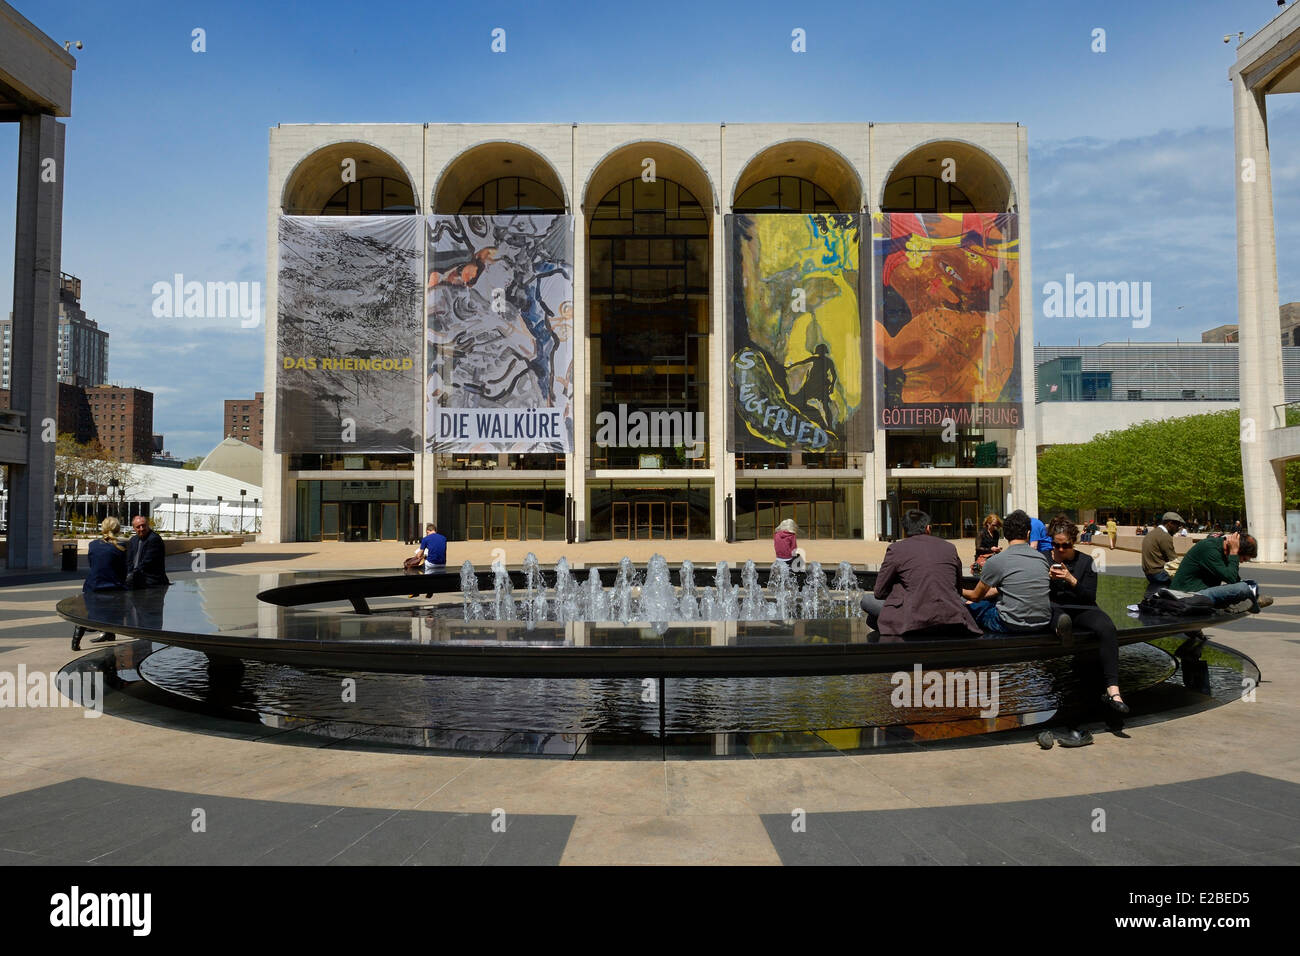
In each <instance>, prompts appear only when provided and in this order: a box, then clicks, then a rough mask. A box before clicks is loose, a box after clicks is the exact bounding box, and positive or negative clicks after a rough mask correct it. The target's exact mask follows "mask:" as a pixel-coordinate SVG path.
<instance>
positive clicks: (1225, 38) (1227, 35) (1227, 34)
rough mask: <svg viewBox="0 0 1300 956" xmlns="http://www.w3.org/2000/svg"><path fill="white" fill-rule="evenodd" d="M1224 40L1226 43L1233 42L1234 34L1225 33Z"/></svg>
mask: <svg viewBox="0 0 1300 956" xmlns="http://www.w3.org/2000/svg"><path fill="white" fill-rule="evenodd" d="M1223 42H1224V43H1231V42H1232V34H1230V33H1225V34H1224V35H1223Z"/></svg>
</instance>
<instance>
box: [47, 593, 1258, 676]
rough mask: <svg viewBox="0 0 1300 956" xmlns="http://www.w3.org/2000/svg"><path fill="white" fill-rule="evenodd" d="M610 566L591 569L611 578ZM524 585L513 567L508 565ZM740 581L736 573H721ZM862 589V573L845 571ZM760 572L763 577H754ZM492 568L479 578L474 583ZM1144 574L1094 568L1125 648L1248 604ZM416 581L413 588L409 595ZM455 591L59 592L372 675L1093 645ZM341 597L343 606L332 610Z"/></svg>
mask: <svg viewBox="0 0 1300 956" xmlns="http://www.w3.org/2000/svg"><path fill="white" fill-rule="evenodd" d="M617 573H618V570H617V569H616V568H608V569H602V570H601V571H600V572H599V574H598V577H599V579H600V580H601V582H602V583H607V584H610V585H612V584H613V583H614V581H615V579H616V577H617ZM506 574H507V576H508V578H509V580H510V581H511V584H512V587H514V588H517V589H519V588H525V587H526V585H527V582H526V577H525V574H524V572H523V570H522V569H510V570H509V571H507V572H506ZM730 574H731V575H732V578H733V583H738V581H739V574H740V569H738V568H736V569H730ZM854 574H855V576H856V578H857V580H858V583H859V585H860V586H861V587H862V588H863V589H864V590H865V589H869V588H871V587H872V586H874V580H875V574H874V572H872V571H866V570H860V569H854ZM760 575H761V579H762V580H763V581H764V582H766V576H765V574H763V572H760ZM495 578H496V575H495V574H494V573H493V572H481V573H479V574H478V575H477V576H476V583H477V585H478V586H479V587H480V588H481V589H482V590H484V591H485V592H486V591H487V590H489V589H490V588H491V586H492V583H493V581H494V580H495ZM1145 589H1146V582H1145V581H1143V580H1142V579H1140V578H1127V577H1119V576H1115V575H1103V576H1102V577H1101V580H1100V584H1099V588H1098V601H1099V604H1100V606H1101V607H1102V609H1103V610H1105V611H1106V612H1107V613H1108V614H1109V615H1110V617H1111V618H1112V620H1114V621H1115V624H1116V627H1117V628H1118V631H1119V642H1120V644H1121V645H1123V644H1132V643H1138V642H1142V641H1148V640H1151V639H1152V638H1156V637H1162V636H1167V635H1172V634H1178V633H1181V632H1183V631H1186V630H1188V629H1189V628H1205V627H1213V626H1216V625H1219V624H1223V623H1227V622H1230V621H1233V620H1236V619H1237V618H1239V617H1241V616H1242V614H1243V613H1244V612H1228V611H1221V612H1218V613H1216V614H1214V615H1212V616H1208V617H1205V618H1197V619H1195V620H1194V621H1192V620H1189V619H1186V618H1170V617H1163V616H1158V615H1148V614H1142V615H1141V616H1136V615H1134V616H1130V615H1129V613H1128V612H1127V611H1125V607H1126V606H1127V605H1131V604H1136V603H1138V601H1140V600H1141V597H1142V594H1143V592H1144V591H1145ZM413 590H415V591H417V592H418V594H420V595H423V596H424V597H423V598H422V599H417V600H416V601H412V600H410V599H409V598H407V597H406V596H407V595H409V594H411V593H412V591H413ZM434 596H437V597H438V600H437V601H436V602H434V603H435V604H452V605H454V604H455V603H456V602H457V601H459V600H461V582H460V579H459V576H458V574H457V573H456V572H454V571H452V572H442V573H438V574H431V575H406V574H394V573H392V572H389V571H361V572H354V573H352V574H348V575H341V574H339V573H337V572H294V573H282V574H270V575H260V576H256V577H255V576H251V575H222V574H218V573H213V572H209V573H206V574H178V575H176V576H175V577H174V583H173V585H172V587H170V588H164V589H147V590H141V591H120V592H92V593H90V594H79V595H76V596H74V597H70V598H66V599H64V600H63V601H60V602H59V604H58V607H57V610H58V613H59V614H60V615H61V616H62V617H63V618H65V619H66V620H68V621H70V622H72V623H73V624H80V625H82V626H85V627H88V628H93V629H96V630H99V629H103V630H108V631H113V632H115V633H118V634H122V635H128V636H132V637H138V638H145V639H149V640H152V641H154V642H156V643H159V644H164V645H174V646H177V647H186V648H191V649H194V650H199V651H203V652H204V653H206V654H208V655H209V657H215V658H217V659H230V658H234V659H246V660H257V661H266V662H269V663H281V664H292V665H295V666H298V667H311V668H334V669H345V670H358V671H375V672H382V673H413V674H446V675H466V676H486V677H729V676H748V675H771V676H797V675H826V674H839V673H845V674H849V673H884V672H893V671H898V670H906V669H908V668H911V667H912V666H913V665H914V664H916V663H920V664H922V665H923V666H926V667H934V668H945V667H981V666H992V665H997V664H1001V663H1007V662H1012V661H1029V660H1042V659H1049V658H1053V657H1061V656H1067V655H1073V654H1086V653H1090V652H1093V651H1095V650H1096V647H1097V642H1096V639H1095V637H1094V636H1093V635H1091V634H1090V633H1089V632H1087V631H1085V630H1082V629H1079V630H1077V631H1076V633H1075V636H1074V639H1073V640H1072V641H1071V642H1069V643H1063V642H1062V641H1060V640H1059V639H1058V638H1057V637H1056V636H1055V635H1054V634H1050V633H1046V632H1044V633H1042V634H1017V635H1005V634H997V635H985V636H983V637H978V638H968V637H960V638H940V639H935V638H930V639H907V640H904V639H898V638H887V637H882V636H881V635H880V634H879V633H878V632H876V631H873V630H872V629H871V628H870V627H869V626H868V625H867V623H866V621H865V620H864V619H862V618H857V617H841V618H835V617H824V618H815V619H809V620H789V621H788V620H761V621H717V622H705V621H684V622H676V621H666V622H641V621H638V622H631V623H628V624H622V623H617V622H613V623H611V622H589V621H568V622H564V623H560V622H553V621H529V622H525V621H520V620H514V621H502V622H497V621H482V620H478V621H465V620H456V619H454V618H448V617H445V616H441V615H439V614H437V613H427V612H426V607H425V605H426V603H427V602H431V601H433V598H434ZM340 605H342V607H343V608H346V610H344V609H341V608H340Z"/></svg>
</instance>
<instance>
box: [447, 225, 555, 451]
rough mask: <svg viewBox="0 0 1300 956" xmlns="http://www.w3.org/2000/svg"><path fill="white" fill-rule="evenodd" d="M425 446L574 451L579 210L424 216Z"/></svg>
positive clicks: (449, 448)
mask: <svg viewBox="0 0 1300 956" xmlns="http://www.w3.org/2000/svg"><path fill="white" fill-rule="evenodd" d="M428 256H429V260H428V283H427V286H426V298H425V309H426V312H427V328H428V331H427V336H428V349H427V361H428V365H427V380H426V382H425V426H426V427H425V436H426V437H425V441H426V448H427V450H429V451H436V452H452V451H455V452H478V453H495V454H502V453H529V452H534V453H546V452H549V453H566V452H570V451H572V450H573V217H571V216H553V215H504V216H441V215H436V216H430V217H429V218H428Z"/></svg>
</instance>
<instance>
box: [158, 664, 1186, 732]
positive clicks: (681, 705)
mask: <svg viewBox="0 0 1300 956" xmlns="http://www.w3.org/2000/svg"><path fill="white" fill-rule="evenodd" d="M1120 665H1121V673H1120V680H1121V684H1122V686H1123V687H1124V688H1125V689H1126V690H1128V689H1130V688H1132V689H1134V690H1137V689H1139V688H1142V687H1147V686H1150V685H1152V684H1156V683H1159V682H1160V681H1163V680H1164V679H1165V678H1166V677H1168V676H1169V675H1170V674H1171V673H1172V672H1173V661H1172V660H1171V658H1170V657H1169V655H1168V654H1167V653H1165V652H1164V651H1161V650H1159V649H1157V648H1154V647H1151V646H1149V645H1146V644H1137V645H1132V646H1129V647H1125V648H1123V649H1122V651H1121V656H1120ZM139 669H140V673H141V675H142V676H143V677H144V678H145V679H146V680H148V681H149V682H150V683H152V684H154V685H156V686H158V687H161V688H163V689H164V690H168V691H171V692H172V693H175V694H179V695H181V696H184V697H188V698H191V699H193V700H201V701H213V702H217V703H219V704H220V705H221V706H223V707H230V708H234V709H238V710H246V711H253V712H258V713H262V714H274V715H280V716H283V717H297V718H315V719H321V720H335V721H345V722H355V723H361V724H367V725H392V726H399V727H408V728H410V727H418V728H447V727H465V728H474V729H475V730H479V731H525V732H530V733H538V734H576V733H602V734H603V733H612V734H646V733H652V734H657V733H658V732H659V701H658V697H657V694H656V693H655V692H653V691H652V689H650V688H648V687H647V685H646V684H645V683H644V682H643V681H641V680H637V679H618V678H598V679H559V678H486V677H475V678H467V677H437V676H424V675H408V674H375V673H364V672H348V673H344V672H334V671H327V670H299V669H297V668H293V667H288V666H284V665H279V664H268V663H261V662H257V661H247V662H245V664H244V670H243V673H242V676H241V677H238V679H237V683H236V682H234V679H233V678H232V675H231V673H230V672H229V671H226V670H218V671H216V672H214V671H212V670H211V669H210V667H209V661H208V658H207V657H206V656H205V655H203V654H201V653H198V652H196V651H190V650H186V649H184V648H177V647H169V648H165V649H163V650H161V651H159V652H158V653H156V654H154V655H152V656H151V657H149V658H148V659H147V660H146V661H144V663H143V664H141V665H140V668H139ZM214 674H220V675H221V678H222V679H220V680H217V679H215V677H214ZM996 674H997V679H998V685H997V686H998V710H997V713H998V717H997V718H996V719H988V718H986V717H982V716H981V714H980V708H979V706H978V705H976V704H975V703H974V701H969V703H970V704H971V706H967V707H960V708H955V707H895V706H894V705H893V703H892V701H891V695H892V694H893V691H894V689H895V686H896V685H895V683H893V682H891V679H890V675H889V674H848V675H835V676H829V677H763V678H680V679H668V680H666V681H665V688H664V689H665V693H664V698H665V703H666V706H665V718H666V722H665V725H664V729H665V731H666V732H667V733H669V734H693V733H706V734H719V733H724V734H725V733H739V732H747V733H755V732H790V731H805V730H812V729H820V728H828V727H829V728H859V727H897V726H899V725H904V724H909V725H913V727H914V728H915V727H918V726H919V727H920V729H919V730H917V731H916V734H917V735H921V736H926V737H935V738H937V737H947V736H952V735H954V734H956V735H961V734H963V733H984V732H988V731H989V730H995V729H1001V728H1002V727H1005V726H1008V725H1019V724H1020V723H1022V721H1020V720H1019V719H1017V715H1025V714H1042V713H1051V712H1054V711H1056V710H1057V709H1059V708H1060V707H1062V706H1065V705H1069V704H1074V703H1082V702H1084V701H1087V700H1090V697H1091V695H1092V691H1093V685H1094V684H1095V682H1096V680H1095V677H1094V675H1093V674H1092V673H1091V672H1090V668H1088V667H1081V666H1078V664H1077V662H1075V661H1074V660H1073V659H1071V658H1058V659H1055V660H1047V661H1032V662H1024V663H1017V664H1007V665H1003V666H1001V667H998V668H996ZM909 676H910V675H909ZM345 677H351V678H354V679H355V680H356V696H355V703H353V702H349V701H344V700H343V696H344V695H343V694H342V693H341V688H342V686H343V685H342V680H343V679H344V678H345ZM648 691H649V692H648ZM999 722H1000V723H999ZM927 727H928V728H929V729H926V728H927Z"/></svg>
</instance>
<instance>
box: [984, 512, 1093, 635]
mask: <svg viewBox="0 0 1300 956" xmlns="http://www.w3.org/2000/svg"><path fill="white" fill-rule="evenodd" d="M1002 533H1003V534H1005V535H1006V537H1007V547H1006V548H1005V549H1004V550H1003V551H1002V552H1001V553H1000V554H995V555H993V556H992V557H991V558H989V559H988V560H987V561H986V562H984V573H983V574H982V575H981V576H980V581H979V583H978V584H977V585H975V587H973V588H968V589H966V590H964V591H962V596H963V597H965V598H967V599H968V600H969V601H971V602H972V603H971V604H970V607H969V611H970V613H971V616H973V617H974V618H975V621H976V623H978V624H979V626H980V627H982V628H983V629H984V630H985V631H989V632H991V633H994V634H1019V633H1023V632H1025V631H1043V630H1046V629H1047V627H1048V625H1049V624H1051V623H1052V619H1053V617H1054V616H1055V618H1056V632H1057V635H1058V636H1059V637H1061V638H1062V639H1063V640H1064V639H1066V638H1068V637H1070V636H1071V634H1072V630H1071V625H1070V618H1069V617H1068V616H1067V615H1065V614H1062V613H1060V612H1059V611H1058V612H1056V614H1055V615H1054V614H1053V612H1052V605H1051V602H1050V600H1049V598H1048V595H1049V591H1050V584H1049V578H1048V570H1047V569H1048V561H1047V557H1046V555H1044V554H1043V553H1042V552H1041V551H1039V550H1038V549H1036V548H1034V547H1033V546H1031V545H1030V543H1029V535H1030V522H1029V515H1027V514H1025V513H1024V512H1023V511H1019V510H1017V511H1013V512H1011V514H1009V515H1007V516H1006V518H1004V519H1003V520H1002Z"/></svg>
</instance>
